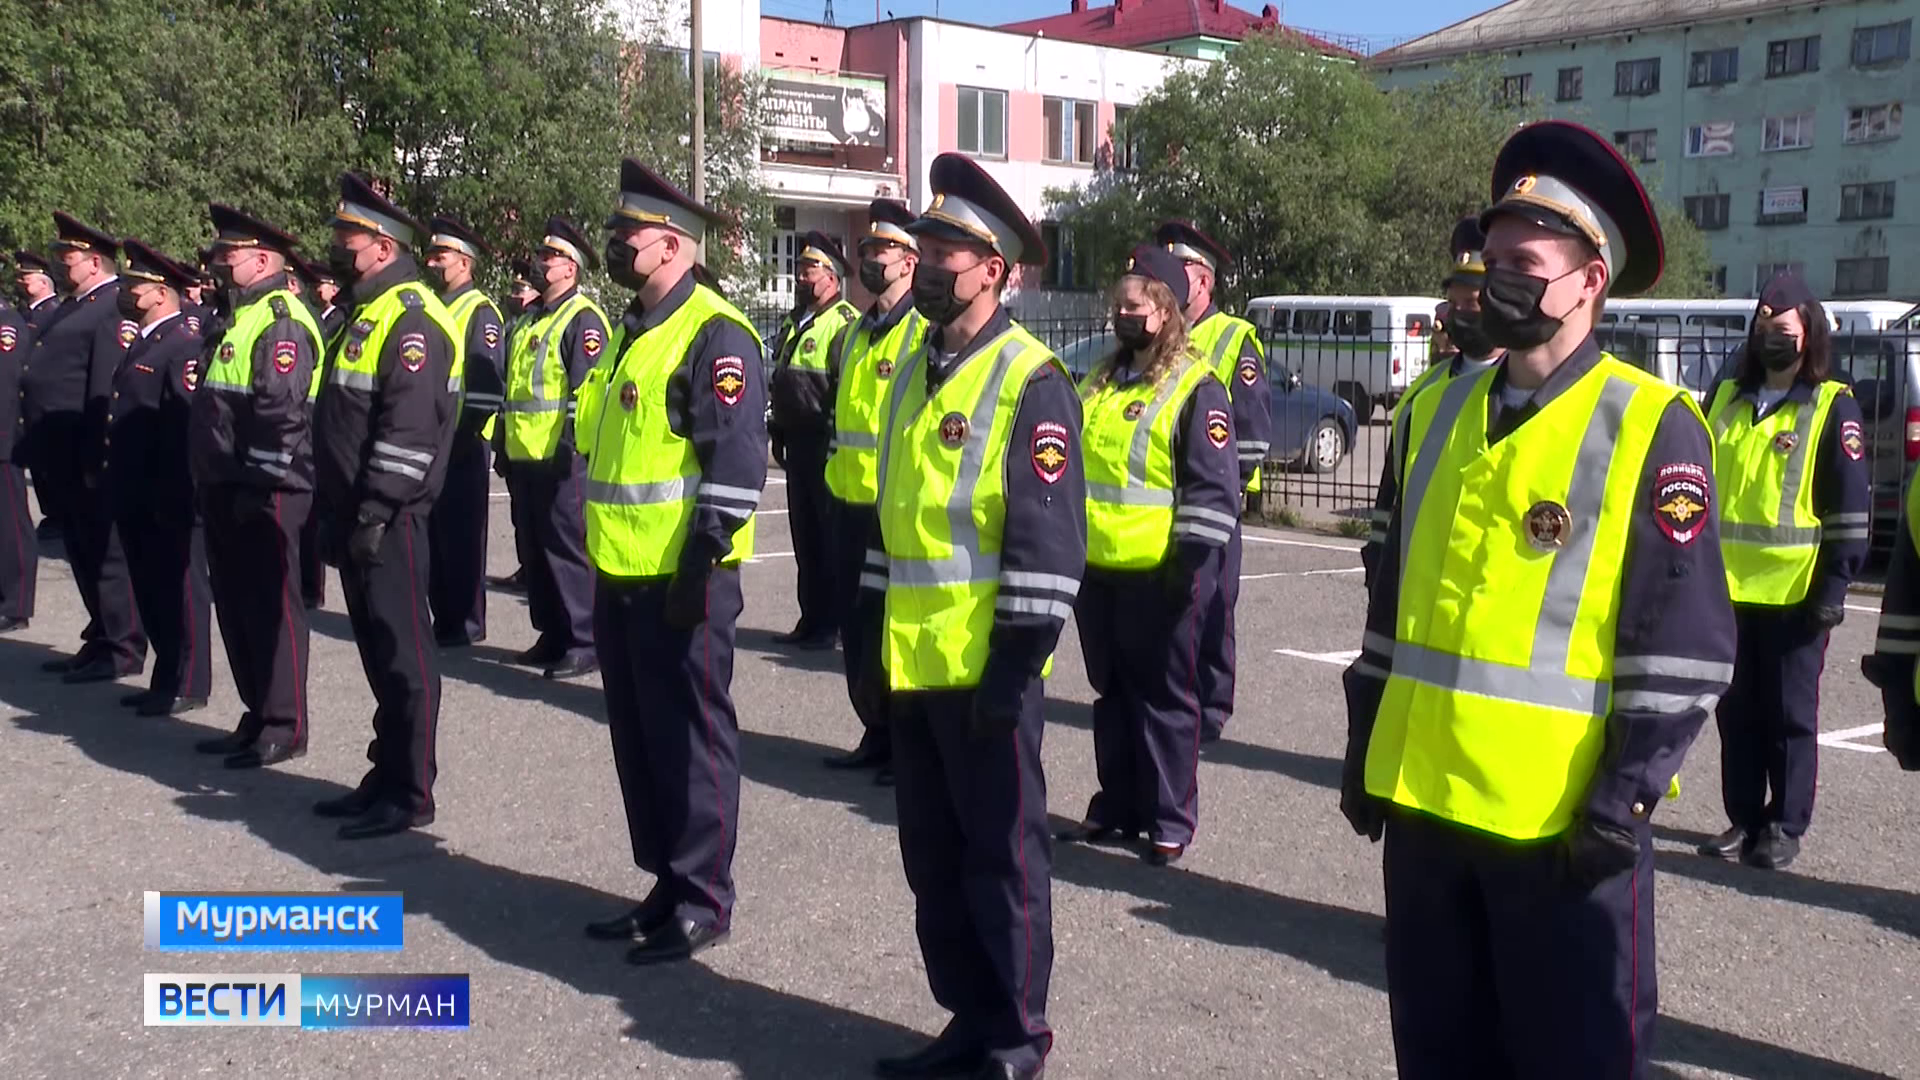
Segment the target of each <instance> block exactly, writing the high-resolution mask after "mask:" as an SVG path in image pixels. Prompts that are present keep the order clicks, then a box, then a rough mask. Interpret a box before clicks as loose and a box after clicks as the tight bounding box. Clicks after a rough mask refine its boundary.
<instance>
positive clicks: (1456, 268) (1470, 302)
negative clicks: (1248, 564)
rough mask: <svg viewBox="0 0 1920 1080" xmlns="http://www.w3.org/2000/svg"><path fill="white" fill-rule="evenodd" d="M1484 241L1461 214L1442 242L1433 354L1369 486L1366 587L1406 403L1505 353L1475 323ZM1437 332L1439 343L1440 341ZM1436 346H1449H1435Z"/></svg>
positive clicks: (1394, 421)
mask: <svg viewBox="0 0 1920 1080" xmlns="http://www.w3.org/2000/svg"><path fill="white" fill-rule="evenodd" d="M1486 242H1487V235H1486V233H1485V232H1484V231H1483V230H1482V229H1481V228H1480V219H1479V218H1477V217H1468V218H1461V219H1460V220H1459V221H1458V222H1457V223H1455V225H1454V227H1453V236H1452V238H1451V239H1450V240H1449V242H1448V245H1447V246H1448V249H1449V253H1450V254H1451V256H1452V262H1451V264H1450V266H1449V268H1448V270H1447V276H1446V277H1445V278H1443V279H1442V280H1441V282H1440V287H1441V289H1442V290H1444V291H1445V293H1446V299H1445V300H1444V301H1442V302H1441V304H1440V309H1439V310H1441V311H1443V312H1444V315H1442V316H1440V317H1439V318H1440V321H1439V324H1438V326H1437V327H1436V329H1435V331H1434V337H1435V339H1436V349H1435V357H1434V359H1433V360H1432V361H1431V362H1429V363H1428V364H1427V369H1426V370H1425V371H1422V372H1421V373H1420V375H1419V377H1418V378H1416V379H1414V380H1413V383H1412V385H1410V386H1408V387H1407V392H1406V393H1405V394H1403V395H1401V397H1400V401H1399V404H1397V405H1395V406H1394V409H1393V413H1392V415H1391V416H1389V417H1388V436H1387V447H1388V449H1387V460H1386V461H1384V462H1382V463H1381V464H1380V482H1379V483H1378V484H1377V485H1375V487H1374V495H1373V528H1372V529H1371V530H1370V531H1369V532H1368V535H1367V542H1366V543H1365V544H1364V545H1362V546H1361V548H1360V563H1361V565H1362V566H1363V567H1364V568H1365V572H1366V583H1367V587H1368V588H1369V589H1371V588H1372V587H1373V577H1374V574H1375V572H1376V571H1377V570H1378V568H1379V562H1380V547H1381V545H1382V544H1384V543H1386V539H1387V523H1388V522H1389V521H1390V520H1392V518H1393V508H1394V507H1395V506H1396V505H1398V503H1399V501H1400V474H1399V473H1398V471H1396V470H1397V468H1398V466H1399V463H1400V461H1401V457H1402V455H1400V454H1399V453H1397V452H1395V450H1394V448H1395V447H1398V446H1402V445H1404V444H1405V442H1406V432H1405V427H1406V422H1407V416H1408V412H1407V404H1408V403H1409V402H1411V401H1412V400H1413V399H1414V398H1415V397H1417V396H1418V395H1419V394H1421V393H1422V392H1423V391H1425V390H1426V389H1427V387H1429V386H1432V385H1434V384H1435V383H1444V382H1446V381H1447V380H1449V379H1457V378H1459V377H1460V376H1462V375H1473V374H1477V373H1479V372H1482V371H1485V370H1486V369H1488V368H1490V367H1492V366H1493V365H1494V364H1496V363H1498V362H1499V360H1500V357H1502V356H1503V355H1505V350H1503V349H1501V348H1500V347H1499V346H1497V345H1494V344H1493V343H1492V342H1490V341H1488V340H1487V333H1486V330H1485V329H1484V328H1483V327H1482V326H1481V325H1480V285H1481V283H1482V282H1484V281H1485V280H1486V276H1487V267H1486V264H1485V262H1483V261H1482V257H1481V253H1480V249H1481V248H1483V247H1485V246H1486ZM1442 335H1444V342H1440V341H1439V339H1440V338H1441V337H1442ZM1440 344H1444V345H1446V346H1449V347H1448V348H1440V347H1438V345H1440Z"/></svg>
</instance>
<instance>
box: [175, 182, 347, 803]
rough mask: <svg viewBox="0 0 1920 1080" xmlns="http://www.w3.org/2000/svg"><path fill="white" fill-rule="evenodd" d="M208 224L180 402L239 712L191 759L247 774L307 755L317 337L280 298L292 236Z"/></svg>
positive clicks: (231, 213) (239, 224)
mask: <svg viewBox="0 0 1920 1080" xmlns="http://www.w3.org/2000/svg"><path fill="white" fill-rule="evenodd" d="M208 216H209V217H210V218H211V219H212V222H213V229H214V241H213V247H212V251H211V252H210V253H209V254H208V268H209V270H210V271H211V272H212V274H213V276H214V278H215V280H216V281H217V282H218V283H219V287H220V292H221V293H222V298H221V300H220V306H221V307H222V308H224V310H225V312H226V314H225V315H224V316H222V317H221V318H220V319H219V320H218V325H219V326H220V332H219V336H218V338H217V340H216V341H215V343H214V345H213V349H212V353H211V355H210V357H209V358H208V360H207V363H206V370H205V371H204V372H202V373H201V376H200V386H199V388H198V389H197V390H196V391H195V392H194V393H193V395H192V404H191V416H192V423H191V427H190V431H189V436H188V453H189V459H190V461H191V465H192V473H193V480H194V486H195V488H196V489H197V490H198V492H199V499H200V509H201V512H202V514H203V516H204V521H205V535H206V545H207V564H208V572H209V576H210V580H211V584H212V588H213V602H214V611H215V615H216V616H217V617H218V618H219V620H220V637H221V639H222V640H223V641H224V642H225V643H226V649H227V662H228V664H229V666H230V667H231V668H232V670H233V683H234V689H235V690H237V691H238V692H239V694H240V702H241V705H242V707H243V708H244V709H245V711H244V712H243V713H242V714H241V717H240V722H239V724H238V726H236V728H235V729H234V731H233V732H232V733H231V734H229V735H226V736H223V737H220V738H215V739H207V740H204V741H202V742H200V743H199V744H198V745H197V749H199V750H200V751H201V752H202V753H208V754H220V755H223V756H224V757H225V758H226V764H227V766H228V767H230V768H258V767H260V766H263V765H276V764H279V763H281V762H283V761H287V760H290V759H292V758H295V757H299V756H300V755H302V754H304V753H306V750H307V725H308V715H307V707H308V703H307V671H308V668H307V647H308V631H307V613H306V605H305V604H303V603H302V602H301V598H300V593H299V589H300V530H301V527H302V526H303V525H304V524H305V522H306V520H307V518H308V516H309V514H311V513H312V511H313V491H314V461H313V440H312V428H311V415H312V412H311V405H310V401H311V399H312V397H313V392H314V388H315V383H316V381H317V372H318V371H319V363H320V327H319V324H318V323H317V322H316V321H315V320H314V317H313V313H312V312H311V311H310V310H308V308H307V306H306V305H305V304H304V303H301V301H300V299H299V298H298V297H296V296H294V295H293V293H292V292H291V291H289V290H288V288H287V281H288V274H287V266H288V261H289V260H290V259H292V258H293V257H294V248H295V247H296V243H297V242H296V241H295V240H294V238H293V237H292V236H289V235H288V234H287V233H286V232H284V231H283V230H281V229H279V228H277V227H276V226H273V225H270V224H268V223H267V222H265V221H262V220H260V219H259V218H256V217H254V216H252V215H250V214H246V213H243V212H241V211H239V210H236V209H234V208H232V207H230V206H224V205H221V204H218V203H216V204H213V205H211V206H209V207H208Z"/></svg>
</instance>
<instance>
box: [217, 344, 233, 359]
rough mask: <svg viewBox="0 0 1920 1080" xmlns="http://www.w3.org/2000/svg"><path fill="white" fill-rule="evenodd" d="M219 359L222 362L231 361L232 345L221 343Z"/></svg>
mask: <svg viewBox="0 0 1920 1080" xmlns="http://www.w3.org/2000/svg"><path fill="white" fill-rule="evenodd" d="M220 359H221V360H223V361H224V360H231V359H233V343H232V342H230V341H228V342H222V343H221V345H220Z"/></svg>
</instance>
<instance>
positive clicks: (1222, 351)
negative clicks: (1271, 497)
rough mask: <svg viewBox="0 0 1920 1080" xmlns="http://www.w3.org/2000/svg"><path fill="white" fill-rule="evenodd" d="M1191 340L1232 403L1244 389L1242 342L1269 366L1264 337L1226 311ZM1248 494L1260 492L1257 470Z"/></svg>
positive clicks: (1204, 323) (1197, 328) (1205, 322)
mask: <svg viewBox="0 0 1920 1080" xmlns="http://www.w3.org/2000/svg"><path fill="white" fill-rule="evenodd" d="M1188 340H1189V341H1190V342H1192V344H1193V351H1195V352H1197V353H1199V354H1200V355H1201V356H1204V357H1206V358H1207V363H1208V364H1209V365H1210V366H1211V367H1212V368H1213V373H1214V375H1215V376H1216V377H1217V378H1218V379H1219V380H1220V381H1221V382H1222V383H1224V384H1226V387H1227V398H1228V400H1232V398H1233V392H1234V391H1235V390H1237V389H1239V388H1240V379H1239V375H1240V372H1239V370H1238V368H1239V363H1238V361H1239V359H1240V346H1241V343H1242V342H1245V341H1252V342H1253V351H1254V355H1256V356H1258V357H1259V358H1260V362H1261V363H1262V364H1264V363H1266V362H1267V347H1266V346H1265V345H1263V344H1261V343H1260V333H1259V331H1258V330H1257V329H1255V327H1254V325H1253V324H1252V323H1250V322H1248V321H1247V320H1245V319H1236V318H1234V317H1233V316H1231V315H1228V314H1227V313H1226V312H1224V311H1216V312H1214V314H1213V317H1212V318H1210V319H1203V320H1201V322H1200V324H1199V325H1198V326H1195V327H1194V328H1193V331H1192V334H1191V335H1190V336H1189V338H1188ZM1246 490H1248V491H1259V490H1260V470H1259V469H1255V470H1253V475H1252V476H1251V477H1249V478H1248V479H1247V487H1246Z"/></svg>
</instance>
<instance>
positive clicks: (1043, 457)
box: [1033, 420, 1067, 484]
mask: <svg viewBox="0 0 1920 1080" xmlns="http://www.w3.org/2000/svg"><path fill="white" fill-rule="evenodd" d="M1033 471H1034V473H1035V474H1036V475H1038V476H1039V477H1040V479H1041V480H1043V481H1045V482H1046V483H1049V484H1057V483H1059V482H1060V478H1061V477H1063V476H1065V475H1067V427H1066V425H1065V424H1056V423H1054V422H1053V421H1051V420H1043V421H1041V422H1040V423H1038V424H1035V425H1033Z"/></svg>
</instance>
